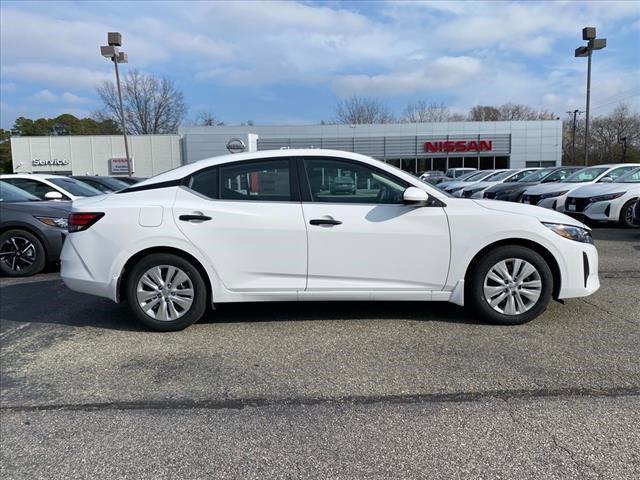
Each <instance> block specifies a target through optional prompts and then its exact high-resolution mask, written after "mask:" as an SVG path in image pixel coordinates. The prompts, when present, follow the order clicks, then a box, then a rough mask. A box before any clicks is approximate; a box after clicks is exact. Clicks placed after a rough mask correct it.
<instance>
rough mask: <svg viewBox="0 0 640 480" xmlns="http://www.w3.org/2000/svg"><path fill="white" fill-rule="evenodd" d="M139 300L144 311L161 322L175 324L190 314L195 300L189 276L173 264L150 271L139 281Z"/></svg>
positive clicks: (137, 292) (137, 293)
mask: <svg viewBox="0 0 640 480" xmlns="http://www.w3.org/2000/svg"><path fill="white" fill-rule="evenodd" d="M136 297H137V300H138V304H139V305H140V308H141V309H142V311H143V312H144V313H145V314H146V315H148V316H149V317H151V318H153V319H155V320H160V321H173V320H177V319H178V318H180V317H182V316H183V315H184V314H185V313H187V312H188V311H189V309H190V308H191V305H192V304H193V300H194V289H193V283H192V282H191V279H190V278H189V276H188V275H187V274H186V273H185V272H184V271H183V270H181V269H180V268H178V267H175V266H173V265H158V266H155V267H152V268H150V269H149V270H147V271H146V272H145V273H144V274H143V275H142V276H141V277H140V280H139V281H138V285H137V288H136Z"/></svg>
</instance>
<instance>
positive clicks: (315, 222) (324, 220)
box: [309, 218, 342, 225]
mask: <svg viewBox="0 0 640 480" xmlns="http://www.w3.org/2000/svg"><path fill="white" fill-rule="evenodd" d="M309 223H310V224H311V225H342V222H341V221H340V220H334V219H333V218H314V219H313V220H309Z"/></svg>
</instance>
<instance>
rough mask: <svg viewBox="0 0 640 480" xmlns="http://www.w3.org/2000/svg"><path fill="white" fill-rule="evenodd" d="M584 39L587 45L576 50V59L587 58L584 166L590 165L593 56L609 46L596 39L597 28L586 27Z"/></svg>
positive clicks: (600, 39) (583, 34)
mask: <svg viewBox="0 0 640 480" xmlns="http://www.w3.org/2000/svg"><path fill="white" fill-rule="evenodd" d="M582 39H583V40H587V45H586V46H582V47H578V48H576V51H575V56H576V57H587V59H588V60H587V108H586V116H585V127H584V165H585V166H587V165H588V163H589V105H590V102H591V54H592V52H593V51H594V50H602V49H603V48H604V47H606V46H607V39H606V38H596V27H584V28H583V29H582Z"/></svg>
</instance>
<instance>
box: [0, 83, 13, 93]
mask: <svg viewBox="0 0 640 480" xmlns="http://www.w3.org/2000/svg"><path fill="white" fill-rule="evenodd" d="M15 91H16V84H15V83H13V82H9V83H0V92H7V93H9V92H15Z"/></svg>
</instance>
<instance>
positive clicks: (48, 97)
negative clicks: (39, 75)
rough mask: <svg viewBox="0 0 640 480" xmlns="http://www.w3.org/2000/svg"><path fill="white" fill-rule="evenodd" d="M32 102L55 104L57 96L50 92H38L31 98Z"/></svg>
mask: <svg viewBox="0 0 640 480" xmlns="http://www.w3.org/2000/svg"><path fill="white" fill-rule="evenodd" d="M31 99H32V100H35V101H38V102H57V101H58V96H57V95H56V94H55V93H53V92H52V91H51V90H47V89H45V90H40V91H39V92H38V93H36V94H35V95H33V96H32V97H31Z"/></svg>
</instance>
